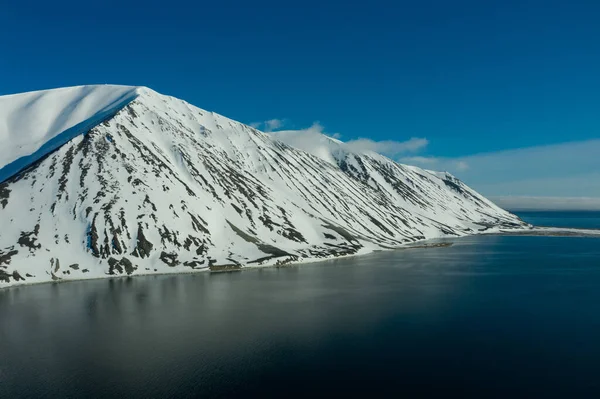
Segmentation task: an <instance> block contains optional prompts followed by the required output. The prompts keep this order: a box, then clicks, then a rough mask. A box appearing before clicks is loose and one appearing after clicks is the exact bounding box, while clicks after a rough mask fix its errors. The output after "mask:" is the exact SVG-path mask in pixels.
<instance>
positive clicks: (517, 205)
mask: <svg viewBox="0 0 600 399" xmlns="http://www.w3.org/2000/svg"><path fill="white" fill-rule="evenodd" d="M490 199H491V200H492V201H494V202H495V203H496V204H497V205H499V206H501V207H502V208H505V209H510V210H513V211H527V210H557V211H558V210H581V211H598V210H600V198H594V197H526V196H514V197H511V196H495V197H491V198H490Z"/></svg>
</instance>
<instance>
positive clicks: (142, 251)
mask: <svg viewBox="0 0 600 399" xmlns="http://www.w3.org/2000/svg"><path fill="white" fill-rule="evenodd" d="M153 247H154V245H153V244H152V243H151V242H150V241H148V240H147V239H146V237H145V236H144V229H143V228H142V225H141V224H138V233H137V245H136V247H135V249H134V250H133V253H132V255H133V256H138V257H140V258H142V259H143V258H145V257H148V256H150V251H152V248H153Z"/></svg>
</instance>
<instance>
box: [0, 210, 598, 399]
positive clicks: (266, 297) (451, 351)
mask: <svg viewBox="0 0 600 399" xmlns="http://www.w3.org/2000/svg"><path fill="white" fill-rule="evenodd" d="M547 216H548V215H546V216H545V217H547ZM584 223H585V222H584ZM552 224H556V223H552ZM454 242H455V244H454V245H453V246H452V247H448V248H435V249H411V250H402V251H393V252H380V253H375V254H372V255H368V256H364V257H356V258H350V259H339V260H334V261H328V262H323V263H320V264H312V265H304V266H301V267H289V268H280V269H276V268H268V269H260V270H252V271H245V272H238V273H221V274H195V275H179V276H155V277H139V278H134V279H119V280H96V281H84V282H73V283H65V284H54V285H53V284H44V285H37V286H29V287H17V288H13V289H8V290H2V291H0V397H2V398H18V397H48V398H57V397H61V398H62V397H86V398H93V397H115V398H116V397H174V398H185V397H232V396H243V397H251V396H259V395H260V396H263V397H286V396H299V395H304V396H306V395H316V396H326V395H327V396H349V395H357V394H362V395H369V396H373V395H378V396H382V395H388V396H393V397H400V396H401V395H402V396H405V397H424V396H428V397H432V396H435V397H452V396H457V395H460V396H461V397H486V398H487V397H516V396H517V395H518V396H523V395H529V396H531V397H561V398H566V397H600V378H599V377H598V376H599V373H600V339H599V337H600V240H598V239H594V238H557V237H500V236H488V237H470V238H464V239H460V240H454Z"/></svg>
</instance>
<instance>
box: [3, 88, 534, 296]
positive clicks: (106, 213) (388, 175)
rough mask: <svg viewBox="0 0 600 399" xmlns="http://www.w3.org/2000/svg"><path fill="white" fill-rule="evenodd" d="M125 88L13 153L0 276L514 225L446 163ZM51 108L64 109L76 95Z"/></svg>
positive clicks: (276, 254)
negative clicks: (312, 138) (313, 147)
mask: <svg viewBox="0 0 600 399" xmlns="http://www.w3.org/2000/svg"><path fill="white" fill-rule="evenodd" d="M103 87H104V88H105V89H106V90H110V88H111V87H110V86H108V87H106V86H103ZM92 92H93V91H92ZM131 93H132V91H127V97H126V99H127V101H125V102H123V101H122V97H118V96H116V97H118V98H119V99H120V100H119V101H115V102H111V103H110V104H112V105H111V106H109V107H104V108H102V109H101V110H99V111H98V112H88V114H89V115H88V114H86V115H84V116H81V117H79V119H82V120H81V121H79V119H77V118H75V119H74V120H73V121H72V124H74V126H76V127H77V126H79V128H80V130H81V131H79V132H78V131H76V130H73V129H71V130H70V133H69V134H70V136H68V137H66V136H64V131H63V130H61V129H63V127H61V128H60V129H54V130H55V131H53V133H52V134H50V136H52V137H56V136H60V135H61V134H63V136H62V141H64V143H62V142H61V143H59V145H55V146H46V147H44V146H45V144H46V143H47V142H48V141H49V140H51V139H52V137H50V136H48V135H46V136H44V140H46V141H43V140H42V142H40V141H39V140H38V142H36V143H34V144H35V145H33V144H31V142H29V143H27V140H25V142H26V144H28V145H29V147H28V148H29V150H28V151H29V153H33V152H34V151H36V154H37V156H36V158H35V159H34V158H31V157H30V158H27V157H26V156H28V155H30V154H29V153H24V154H20V153H19V155H20V157H19V158H18V159H17V160H16V161H15V160H12V161H11V162H12V165H13V168H14V165H15V162H17V161H19V160H20V161H19V162H21V165H20V166H21V168H22V169H21V170H20V171H18V172H17V173H11V174H10V176H9V175H8V173H6V169H5V176H4V177H5V180H4V181H2V182H0V226H1V230H0V286H6V285H12V284H17V283H28V282H42V281H53V280H54V281H56V280H65V279H80V278H97V277H104V276H117V275H135V274H148V273H167V272H185V271H191V270H228V269H238V268H242V267H249V266H258V265H268V264H281V263H287V262H300V261H307V260H311V259H315V258H323V257H331V256H340V255H347V254H356V253H366V252H369V251H372V250H373V249H378V248H393V247H396V246H398V245H402V244H406V243H411V242H414V241H417V240H421V239H425V238H434V237H442V236H448V235H450V236H461V235H467V234H475V233H478V232H480V231H482V230H485V229H490V228H495V227H504V228H519V227H522V226H523V223H522V222H521V221H520V220H519V219H518V218H517V217H516V216H514V215H512V214H510V213H508V212H506V211H504V210H502V209H500V208H498V207H497V206H495V205H494V204H492V203H491V202H490V201H488V200H487V199H485V198H484V197H482V196H481V195H479V194H477V193H476V192H475V191H473V190H471V189H470V188H469V187H467V186H466V185H464V184H463V183H462V182H461V181H459V180H458V179H456V178H455V177H453V176H452V175H449V174H446V173H437V172H430V171H425V170H422V169H419V168H416V167H412V166H406V165H400V164H398V163H395V162H393V161H391V160H389V159H387V158H385V157H383V156H380V155H378V154H362V153H356V152H353V151H351V150H349V149H348V148H346V147H345V146H344V144H343V143H341V142H338V141H336V140H333V139H329V138H326V137H324V138H322V139H323V140H324V141H325V143H326V147H327V148H326V153H327V154H328V158H327V159H324V158H323V157H317V156H314V155H311V154H309V153H307V152H304V151H302V150H299V149H296V148H292V147H290V146H287V145H285V144H284V143H282V142H280V141H277V140H276V139H275V138H274V137H273V136H271V135H269V134H266V133H262V132H260V131H258V130H256V129H253V128H251V127H249V126H246V125H244V124H241V123H238V122H235V121H233V120H230V119H228V118H225V117H223V116H220V115H217V114H214V113H211V112H207V111H204V110H201V109H199V108H196V107H194V106H192V105H190V104H187V103H185V102H184V101H181V100H178V99H176V98H172V97H167V96H163V95H160V94H158V93H156V92H154V91H152V90H150V89H147V88H135V90H134V93H135V95H131ZM84 97H85V96H84ZM125 103H126V104H125ZM54 107H55V108H56V111H54V112H55V113H56V114H57V115H60V117H62V118H64V117H65V113H67V114H68V113H69V112H72V109H73V104H72V102H71V103H68V104H66V105H64V106H61V104H60V103H59V104H58V105H56V104H55V105H54ZM69 107H71V108H69ZM111 107H112V108H111ZM75 109H77V106H75ZM90 109H92V111H93V107H92V108H90ZM15 112H17V113H18V112H20V111H19V110H18V109H15V110H13V113H15ZM100 112H102V113H103V114H102V115H101V116H102V117H101V118H99V116H98V115H99V113H100ZM0 116H2V115H0ZM3 117H5V118H9V117H10V115H9V116H6V115H4V116H3ZM94 118H96V119H94ZM13 120H14V118H13ZM78 121H79V122H78ZM90 121H92V122H94V123H97V124H94V123H92V125H93V126H91V127H90ZM77 122H78V124H77ZM0 126H2V125H1V123H0ZM67 127H68V126H65V127H64V128H67ZM27 129H29V130H23V131H21V132H19V133H18V134H20V135H24V136H25V139H26V138H27V136H26V135H29V134H33V132H31V131H30V130H31V129H36V126H35V125H31V126H27ZM18 130H19V127H18V126H12V127H11V132H10V133H11V135H12V136H11V137H14V135H15V132H18ZM2 134H3V133H2V132H0V139H2ZM71 136H73V137H71ZM6 137H9V135H7V134H5V135H4V138H6ZM55 141H56V140H55ZM8 144H9V145H10V143H8ZM40 148H41V149H40ZM44 148H46V151H45V152H44ZM15 152H18V151H17V149H15ZM13 158H16V157H15V156H13ZM27 160H29V161H30V162H29V163H27V162H26V161H27ZM8 164H9V162H8V161H6V160H5V161H4V164H3V165H1V164H0V173H2V169H3V168H4V167H6V165H8ZM8 176H9V177H8Z"/></svg>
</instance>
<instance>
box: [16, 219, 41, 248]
mask: <svg viewBox="0 0 600 399" xmlns="http://www.w3.org/2000/svg"><path fill="white" fill-rule="evenodd" d="M39 232H40V225H39V224H36V225H35V229H34V231H31V232H29V233H27V232H24V231H22V232H21V237H19V239H18V240H17V243H18V244H19V245H20V246H22V247H27V248H29V249H30V250H35V249H40V248H41V247H42V246H41V244H36V241H37V235H38V233H39Z"/></svg>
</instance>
